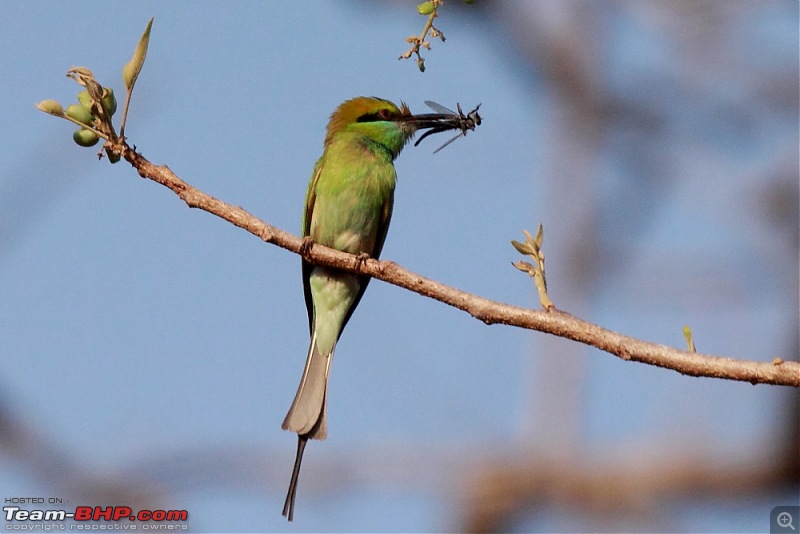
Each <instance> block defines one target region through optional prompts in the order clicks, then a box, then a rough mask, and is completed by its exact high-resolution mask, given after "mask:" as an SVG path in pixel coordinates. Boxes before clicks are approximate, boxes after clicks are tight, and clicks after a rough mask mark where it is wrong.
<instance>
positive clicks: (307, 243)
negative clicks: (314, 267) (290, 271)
mask: <svg viewBox="0 0 800 534" xmlns="http://www.w3.org/2000/svg"><path fill="white" fill-rule="evenodd" d="M312 246H314V240H313V239H311V236H309V235H307V236H303V242H302V243H300V255H301V256H306V255H307V254H308V253H309V251H310V250H311V247H312Z"/></svg>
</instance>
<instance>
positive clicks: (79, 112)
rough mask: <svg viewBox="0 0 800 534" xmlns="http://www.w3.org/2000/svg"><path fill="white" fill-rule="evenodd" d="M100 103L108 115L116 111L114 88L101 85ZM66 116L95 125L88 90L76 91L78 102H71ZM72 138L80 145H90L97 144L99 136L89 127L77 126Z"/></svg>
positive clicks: (82, 122)
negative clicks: (101, 95)
mask: <svg viewBox="0 0 800 534" xmlns="http://www.w3.org/2000/svg"><path fill="white" fill-rule="evenodd" d="M100 105H102V106H103V109H104V110H105V112H106V113H107V114H108V116H109V117H111V116H113V115H114V113H116V111H117V99H116V97H115V96H114V90H113V89H111V88H110V87H103V98H102V100H101V101H100ZM66 114H67V117H70V118H72V119H75V120H76V121H78V122H79V123H81V124H85V125H87V126H93V125H95V117H94V115H93V114H92V97H91V96H89V91H86V90H84V91H81V92H80V93H78V103H77V104H72V105H70V106H68V107H67V111H66ZM72 139H73V140H74V141H75V142H76V143H77V144H78V145H80V146H85V147H91V146H94V145H96V144H97V141H99V140H100V137H99V136H98V135H97V134H96V133H95V132H94V130H92V129H89V128H78V129H77V130H75V133H73V134H72Z"/></svg>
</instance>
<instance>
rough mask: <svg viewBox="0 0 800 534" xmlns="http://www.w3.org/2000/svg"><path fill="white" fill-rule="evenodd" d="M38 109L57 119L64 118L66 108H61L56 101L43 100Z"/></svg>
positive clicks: (37, 105)
mask: <svg viewBox="0 0 800 534" xmlns="http://www.w3.org/2000/svg"><path fill="white" fill-rule="evenodd" d="M36 107H37V108H39V109H40V110H42V111H44V112H45V113H49V114H50V115H55V116H56V117H63V116H64V108H63V107H61V104H59V103H58V102H56V101H55V100H42V101H41V102H39V103H38V104H36Z"/></svg>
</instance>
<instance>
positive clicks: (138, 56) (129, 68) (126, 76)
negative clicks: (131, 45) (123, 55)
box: [122, 18, 153, 91]
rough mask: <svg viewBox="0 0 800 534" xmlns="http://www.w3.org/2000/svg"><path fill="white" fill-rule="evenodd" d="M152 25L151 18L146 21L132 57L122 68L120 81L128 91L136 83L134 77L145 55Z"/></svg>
mask: <svg viewBox="0 0 800 534" xmlns="http://www.w3.org/2000/svg"><path fill="white" fill-rule="evenodd" d="M152 27H153V19H152V18H151V19H150V21H149V22H148V23H147V28H145V30H144V33H143V34H142V38H141V39H139V44H138V45H136V50H135V51H134V53H133V57H132V58H131V60H130V61H129V62H128V64H127V65H125V67H123V68H122V82H123V83H124V84H125V88H126V89H127V90H128V91H130V90H131V89H132V88H133V85H134V84H135V83H136V78H138V77H139V73H140V72H141V71H142V66H143V65H144V60H145V58H146V57H147V46H148V45H149V44H150V28H152Z"/></svg>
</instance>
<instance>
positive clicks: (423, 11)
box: [417, 2, 434, 15]
mask: <svg viewBox="0 0 800 534" xmlns="http://www.w3.org/2000/svg"><path fill="white" fill-rule="evenodd" d="M433 10H434V6H433V2H422V3H421V4H420V5H418V6H417V13H419V14H420V15H430V14H431V13H433Z"/></svg>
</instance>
